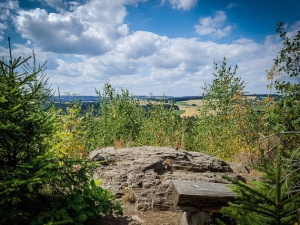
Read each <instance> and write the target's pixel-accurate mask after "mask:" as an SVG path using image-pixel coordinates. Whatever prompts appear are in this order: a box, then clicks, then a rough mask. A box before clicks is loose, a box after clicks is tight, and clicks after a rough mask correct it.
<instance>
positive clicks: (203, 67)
mask: <svg viewBox="0 0 300 225" xmlns="http://www.w3.org/2000/svg"><path fill="white" fill-rule="evenodd" d="M143 1H144V0H143ZM85 2H86V3H85V4H84V5H79V4H77V3H76V2H72V3H71V2H69V3H68V4H70V5H72V7H71V11H70V8H69V11H66V10H65V11H60V12H59V13H47V12H46V11H45V10H43V9H35V10H20V11H19V15H18V16H17V17H16V18H15V24H16V28H17V29H18V31H19V32H20V33H21V34H22V36H23V37H24V38H26V41H27V45H16V44H14V45H13V55H14V56H19V55H21V56H30V55H31V54H32V50H31V49H30V48H29V47H31V46H29V45H32V46H34V50H35V53H36V56H37V58H38V59H39V61H40V62H41V63H42V62H44V61H46V60H47V61H48V63H47V74H48V77H49V82H50V83H51V84H52V87H53V88H54V89H55V90H56V89H57V87H60V90H61V93H63V92H70V93H77V94H82V95H93V94H95V93H94V88H95V87H96V88H97V89H101V88H102V86H103V84H104V82H106V81H107V80H108V79H109V80H110V81H111V83H112V85H113V86H114V87H116V88H117V89H118V88H120V87H122V88H125V89H128V90H129V91H130V92H132V93H133V94H149V93H150V92H152V93H153V94H154V95H162V94H164V93H165V94H166V95H200V94H201V92H202V89H201V86H203V85H204V83H205V82H211V81H212V78H213V77H212V73H213V72H214V71H213V62H214V61H215V62H217V63H218V64H220V63H221V62H222V59H223V57H226V58H228V65H229V64H231V65H232V66H234V65H236V64H238V65H239V69H238V71H237V76H241V77H242V79H244V80H246V82H247V83H248V84H247V89H248V91H249V92H250V93H253V91H254V90H255V92H256V93H262V92H265V90H266V86H267V84H268V82H267V81H266V79H265V77H266V70H267V69H269V68H270V67H271V65H272V63H273V60H272V59H273V58H275V57H276V55H277V53H278V51H279V50H280V47H281V43H280V40H279V39H280V38H279V37H278V35H277V36H275V35H272V36H271V35H270V36H267V37H266V39H265V42H263V43H257V42H255V41H254V40H252V39H249V38H247V37H242V38H239V39H237V40H235V41H233V42H232V43H227V44H225V43H223V44H219V43H216V42H214V41H201V40H199V39H198V38H169V37H167V36H160V35H158V34H155V33H152V32H147V31H136V32H133V33H130V32H129V28H128V26H127V24H126V23H125V22H124V18H125V17H126V15H127V11H126V8H125V5H126V4H134V5H135V4H138V3H139V2H141V1H139V0H114V1H110V2H109V1H99V0H91V1H85ZM170 2H171V1H170ZM172 2H173V4H174V6H173V7H175V8H180V7H181V9H184V10H188V9H189V8H190V7H193V6H194V5H195V4H196V3H197V1H174V0H173V1H172ZM180 4H181V5H180ZM70 5H69V6H70ZM99 8H101V9H103V10H101V11H100V10H99ZM100 12H101V13H100ZM226 20H227V17H226V14H225V12H223V11H218V12H216V13H215V15H214V16H213V17H203V18H201V19H200V20H199V24H198V25H196V26H195V28H196V30H197V32H199V35H212V36H215V37H222V36H225V35H227V34H228V33H229V32H230V31H231V29H232V28H231V26H227V25H226ZM5 25H6V24H4V23H2V28H1V25H0V30H1V29H2V30H3V29H5ZM299 26H300V22H299V23H295V24H293V25H292V26H287V27H288V28H289V34H292V33H293V34H294V33H295V31H296V30H297V29H298V30H299ZM290 27H294V29H293V30H290ZM0 35H1V34H0ZM2 50H3V51H2ZM4 51H5V54H8V51H7V49H4V48H2V47H1V46H0V52H4ZM5 56H6V57H7V55H5Z"/></svg>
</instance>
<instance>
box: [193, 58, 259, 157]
mask: <svg viewBox="0 0 300 225" xmlns="http://www.w3.org/2000/svg"><path fill="white" fill-rule="evenodd" d="M214 67H215V71H216V72H215V73H213V75H214V79H213V81H212V84H206V85H205V86H204V87H203V90H204V95H203V106H202V107H201V108H200V109H199V112H200V116H199V119H198V121H197V122H198V127H197V128H196V131H194V132H192V137H195V139H196V141H197V143H199V147H198V148H199V149H202V150H204V151H206V152H207V153H208V154H211V155H213V156H217V157H220V158H223V159H226V160H228V159H230V160H232V159H233V157H234V156H235V155H238V154H239V153H241V152H246V153H249V152H250V153H251V149H252V146H251V143H252V141H253V139H254V138H255V137H256V135H257V114H256V113H255V112H254V110H253V107H252V105H251V104H250V102H249V101H247V100H246V99H245V98H244V87H245V81H243V80H242V79H241V78H240V77H238V76H236V72H237V69H238V66H235V67H234V68H232V67H231V66H229V67H228V66H227V59H226V58H224V59H223V62H222V64H221V65H220V66H219V65H218V64H217V63H214Z"/></svg>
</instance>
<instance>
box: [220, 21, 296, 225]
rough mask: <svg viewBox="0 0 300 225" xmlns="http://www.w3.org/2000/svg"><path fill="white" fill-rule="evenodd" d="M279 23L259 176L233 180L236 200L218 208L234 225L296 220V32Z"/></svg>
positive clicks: (293, 221) (277, 223) (279, 223)
mask: <svg viewBox="0 0 300 225" xmlns="http://www.w3.org/2000/svg"><path fill="white" fill-rule="evenodd" d="M282 27H283V24H282V23H280V24H279V26H278V29H277V32H278V34H279V35H280V37H281V38H283V40H284V44H283V48H282V50H281V51H280V53H279V56H278V57H277V58H276V59H275V60H274V66H273V68H272V69H271V71H270V72H269V74H268V75H269V76H268V78H269V79H270V80H271V81H272V83H271V84H272V85H274V87H275V89H276V91H277V92H278V93H280V96H281V98H280V100H279V101H278V102H274V101H270V103H269V108H268V111H267V113H266V115H265V116H264V120H265V121H266V122H265V123H264V124H263V125H264V126H263V129H262V130H261V132H264V134H265V135H264V137H263V138H261V139H260V140H259V144H260V148H261V149H260V151H261V155H260V157H261V158H260V159H261V163H260V164H258V165H257V168H258V169H259V170H260V171H261V172H262V179H261V180H259V181H256V182H249V183H248V184H244V183H242V182H237V181H233V180H232V182H233V184H235V186H233V187H232V189H233V191H235V192H236V193H237V194H238V198H237V200H236V202H234V203H230V204H229V207H224V208H223V209H222V212H223V213H224V214H225V215H227V216H229V217H231V218H233V219H234V220H235V221H236V222H237V223H238V224H270V225H273V224H274V225H287V224H294V225H296V224H300V215H299V209H300V189H299V180H300V173H299V170H300V146H299V134H300V131H299V125H300V123H299V122H300V120H299V118H300V117H299V113H300V108H299V100H300V99H299V93H300V92H299V91H300V82H299V71H300V70H299V69H300V48H299V47H300V31H298V33H297V34H296V36H295V37H294V38H293V39H290V38H289V37H287V35H286V34H287V33H286V32H285V31H284V29H283V28H282ZM274 137H275V138H276V139H275V138H274ZM274 141H276V142H277V143H276V144H274ZM272 142H273V143H272ZM271 143H272V145H271ZM263 144H264V145H263ZM275 156H276V157H275ZM220 223H221V222H220ZM221 224H222V223H221Z"/></svg>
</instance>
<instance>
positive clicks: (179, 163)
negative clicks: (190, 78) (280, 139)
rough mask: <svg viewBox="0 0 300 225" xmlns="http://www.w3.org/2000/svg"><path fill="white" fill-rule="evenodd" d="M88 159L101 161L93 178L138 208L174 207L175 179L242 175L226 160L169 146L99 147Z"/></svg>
mask: <svg viewBox="0 0 300 225" xmlns="http://www.w3.org/2000/svg"><path fill="white" fill-rule="evenodd" d="M89 159H90V160H92V161H101V162H102V165H101V166H100V167H99V168H98V169H97V170H96V171H95V174H94V178H95V179H100V180H102V186H103V187H104V188H107V189H109V190H110V191H111V192H112V193H114V194H115V195H116V197H117V198H123V199H124V200H125V201H131V202H133V203H134V204H135V210H136V211H148V210H154V211H161V210H175V206H174V204H173V200H172V196H171V195H172V185H171V181H172V180H185V181H205V182H214V183H228V181H227V180H225V179H223V178H222V176H223V175H226V176H228V177H231V178H233V179H236V180H239V179H242V176H241V175H240V174H236V173H234V172H233V170H232V169H231V167H230V164H228V163H226V162H225V161H223V160H220V159H216V158H213V157H211V156H208V155H206V154H203V153H199V152H189V151H185V150H176V149H173V148H168V147H153V146H144V147H134V148H121V149H115V148H112V147H109V148H99V149H96V150H95V151H92V152H91V153H90V155H89Z"/></svg>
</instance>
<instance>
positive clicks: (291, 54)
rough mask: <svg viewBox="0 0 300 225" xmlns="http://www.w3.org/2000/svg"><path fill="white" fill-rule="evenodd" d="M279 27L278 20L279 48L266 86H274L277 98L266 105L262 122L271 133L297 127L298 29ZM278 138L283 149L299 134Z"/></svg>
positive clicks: (291, 146) (299, 83)
mask: <svg viewBox="0 0 300 225" xmlns="http://www.w3.org/2000/svg"><path fill="white" fill-rule="evenodd" d="M283 26H284V24H283V23H279V24H278V28H277V33H278V34H279V36H280V37H281V38H282V39H283V47H282V49H281V51H280V52H279V56H277V58H276V59H274V65H273V67H272V68H271V70H270V71H269V72H268V79H269V80H270V81H271V85H270V87H272V86H274V87H275V89H276V91H277V92H278V93H279V94H280V100H279V101H278V102H276V103H274V104H271V105H270V109H269V112H268V114H267V121H268V123H266V125H267V129H268V132H271V133H272V132H273V133H278V132H294V131H299V130H300V119H299V118H300V104H299V101H300V77H299V71H300V31H298V32H297V33H296V34H295V35H294V36H291V34H289V33H287V32H285V30H284V28H283ZM282 137H283V139H282V140H283V141H284V142H285V143H283V144H284V145H285V148H286V149H294V148H295V147H297V146H299V141H298V139H299V137H297V136H294V135H293V136H291V135H285V136H282ZM293 137H295V138H293ZM291 138H292V139H291Z"/></svg>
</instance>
